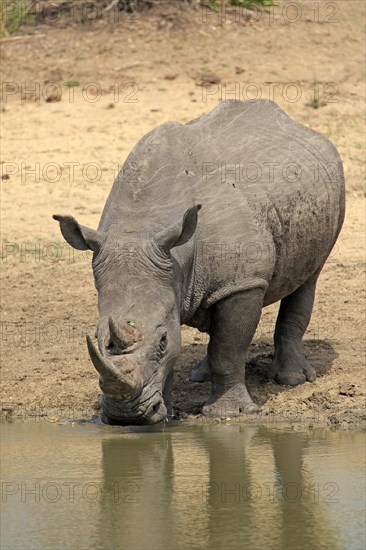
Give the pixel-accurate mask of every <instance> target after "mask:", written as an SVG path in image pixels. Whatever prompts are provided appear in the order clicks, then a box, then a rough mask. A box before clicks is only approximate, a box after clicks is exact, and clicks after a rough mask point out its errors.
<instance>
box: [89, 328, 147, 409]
mask: <svg viewBox="0 0 366 550" xmlns="http://www.w3.org/2000/svg"><path fill="white" fill-rule="evenodd" d="M86 343H87V345H88V351H89V355H90V359H91V360H92V363H93V365H94V367H95V368H96V370H97V371H98V373H99V374H100V376H101V378H102V382H103V386H104V387H105V388H106V389H107V388H110V389H111V392H109V391H108V392H107V391H105V393H112V394H118V395H120V396H121V397H123V398H125V399H133V398H134V397H137V395H139V393H141V390H142V381H141V379H140V377H139V369H138V368H137V367H135V368H130V367H129V366H128V365H127V364H126V367H127V368H126V370H122V369H121V370H120V369H119V368H117V367H116V366H115V365H114V364H113V363H112V361H109V360H108V359H106V358H105V357H103V355H102V354H101V353H100V352H99V351H98V350H97V348H96V346H95V345H94V343H93V342H92V340H91V338H90V336H87V337H86Z"/></svg>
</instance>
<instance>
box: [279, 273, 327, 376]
mask: <svg viewBox="0 0 366 550" xmlns="http://www.w3.org/2000/svg"><path fill="white" fill-rule="evenodd" d="M318 276H319V272H317V273H315V274H314V275H313V276H312V277H311V278H310V279H309V280H308V281H307V282H306V283H304V284H303V285H302V286H301V287H300V288H298V289H297V290H296V291H295V292H293V293H292V294H290V295H289V296H286V298H284V299H283V300H281V306H280V310H279V313H278V317H277V322H276V329H275V334H274V344H275V355H274V359H273V362H272V365H271V367H270V376H271V377H272V378H273V379H274V380H276V381H277V382H278V383H279V384H287V385H290V386H296V385H297V384H302V383H303V382H305V381H306V380H308V381H309V382H313V381H314V380H315V378H316V373H315V370H314V369H313V367H312V366H311V365H309V363H308V362H307V360H306V359H305V355H304V352H303V350H302V345H301V340H302V337H303V336H304V333H305V331H306V329H307V327H308V324H309V322H310V317H311V312H312V310H313V303H314V295H315V287H316V281H317V279H318Z"/></svg>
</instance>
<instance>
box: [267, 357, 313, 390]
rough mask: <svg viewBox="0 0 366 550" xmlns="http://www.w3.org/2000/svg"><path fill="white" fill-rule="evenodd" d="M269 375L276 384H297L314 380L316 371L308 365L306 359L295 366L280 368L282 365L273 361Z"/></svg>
mask: <svg viewBox="0 0 366 550" xmlns="http://www.w3.org/2000/svg"><path fill="white" fill-rule="evenodd" d="M270 376H271V378H273V380H275V381H276V382H277V383H278V384H282V385H284V386H298V385H299V384H304V382H306V381H308V382H314V380H315V379H316V372H315V370H314V369H313V367H311V366H310V365H309V363H308V362H307V361H305V360H304V363H303V364H302V365H301V366H300V367H297V368H282V365H280V366H279V365H278V364H277V363H276V362H274V363H273V364H272V366H271V370H270Z"/></svg>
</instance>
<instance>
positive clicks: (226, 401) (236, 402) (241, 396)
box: [202, 384, 260, 419]
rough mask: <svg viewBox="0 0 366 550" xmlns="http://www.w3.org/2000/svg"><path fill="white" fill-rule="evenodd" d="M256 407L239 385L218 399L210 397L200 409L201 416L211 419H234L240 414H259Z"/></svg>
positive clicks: (241, 385) (242, 385) (243, 387)
mask: <svg viewBox="0 0 366 550" xmlns="http://www.w3.org/2000/svg"><path fill="white" fill-rule="evenodd" d="M259 410H260V408H259V407H258V405H256V404H255V403H253V401H252V400H251V398H250V395H249V393H248V391H247V389H246V387H245V386H244V384H240V385H238V386H236V387H234V388H231V389H230V390H228V391H227V392H225V393H224V394H223V395H221V396H220V397H218V398H215V396H214V395H213V396H211V398H210V399H209V400H208V401H207V403H206V404H205V405H204V406H203V408H202V414H204V415H205V416H209V417H211V418H221V419H225V418H234V417H236V416H239V415H240V414H254V413H257V412H259Z"/></svg>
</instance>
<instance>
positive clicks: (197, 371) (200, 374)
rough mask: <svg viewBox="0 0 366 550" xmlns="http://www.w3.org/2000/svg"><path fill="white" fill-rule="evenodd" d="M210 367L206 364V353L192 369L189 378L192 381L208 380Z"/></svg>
mask: <svg viewBox="0 0 366 550" xmlns="http://www.w3.org/2000/svg"><path fill="white" fill-rule="evenodd" d="M211 378H212V376H211V372H210V367H209V366H208V359H207V355H206V356H205V357H204V358H203V359H202V361H200V362H199V363H198V365H197V366H196V367H195V368H194V369H193V370H192V374H191V380H192V382H209V381H210V380H211Z"/></svg>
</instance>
